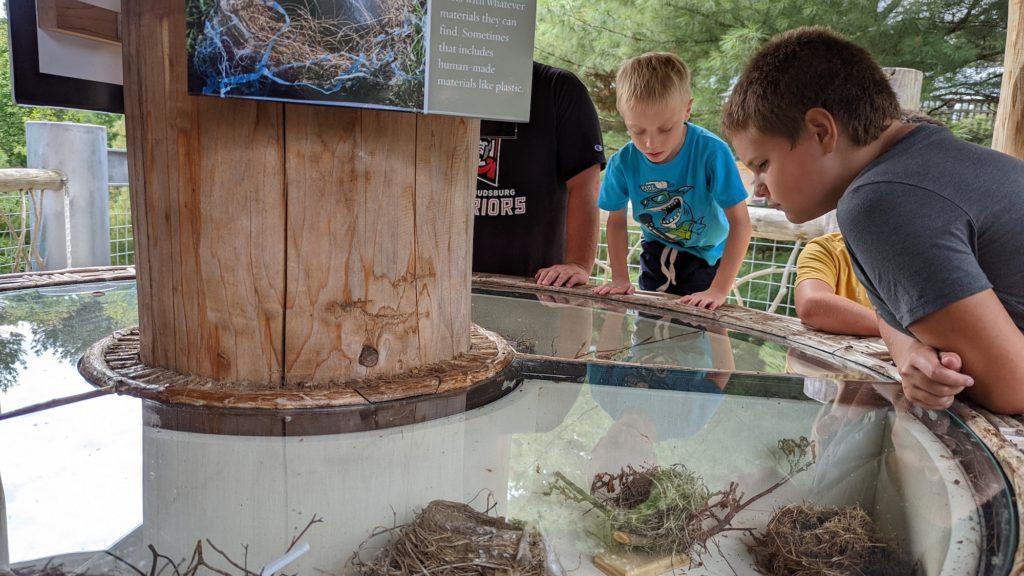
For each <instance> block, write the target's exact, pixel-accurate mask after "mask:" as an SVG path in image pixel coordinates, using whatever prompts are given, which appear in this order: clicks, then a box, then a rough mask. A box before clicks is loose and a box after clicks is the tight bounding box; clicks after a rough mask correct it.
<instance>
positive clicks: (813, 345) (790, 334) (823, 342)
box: [473, 274, 899, 381]
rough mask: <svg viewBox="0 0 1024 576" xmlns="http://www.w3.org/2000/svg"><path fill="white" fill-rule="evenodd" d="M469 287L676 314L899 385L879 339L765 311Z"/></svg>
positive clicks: (532, 285) (639, 297)
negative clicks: (819, 355) (856, 368)
mask: <svg viewBox="0 0 1024 576" xmlns="http://www.w3.org/2000/svg"><path fill="white" fill-rule="evenodd" d="M473 287H474V288H497V289H503V290H517V289H518V290H523V291H529V292H541V293H544V292H547V293H555V294H571V295H572V296H574V297H579V298H585V299H588V300H592V301H596V302H606V303H609V302H610V303H615V302H622V303H625V304H628V305H629V306H631V307H638V308H647V309H655V310H664V311H669V312H674V313H677V314H680V315H683V316H690V317H694V318H697V319H703V320H706V321H712V322H714V323H716V324H721V325H722V326H725V327H727V328H740V329H742V330H744V331H745V332H748V333H750V334H757V335H763V336H767V337H770V338H774V339H776V340H782V341H784V342H785V343H787V344H790V345H793V346H795V347H797V348H804V349H810V350H815V351H818V352H825V353H826V354H831V355H833V356H836V357H838V358H842V359H843V360H847V361H849V362H852V363H854V364H857V365H859V366H861V367H863V368H865V369H867V370H868V371H869V372H872V373H874V374H877V375H878V377H879V378H880V379H882V380H887V381H896V380H899V373H898V372H897V370H896V367H895V366H894V365H893V364H892V362H891V361H890V359H889V355H888V350H887V349H886V347H885V343H884V342H883V341H882V339H881V338H859V337H855V336H841V335H837V334H828V333H825V332H820V331H818V330H814V329H813V328H808V327H807V326H805V325H804V324H803V323H801V322H800V320H798V319H797V318H791V317H789V316H782V315H781V314H773V313H770V312H763V311H761V310H754V309H751V308H745V307H742V306H734V305H732V304H726V305H724V306H722V307H720V308H718V309H717V310H714V311H712V310H705V309H704V308H697V307H695V306H687V305H685V304H680V303H679V302H678V300H679V299H678V298H677V297H675V296H672V295H669V294H661V293H655V292H637V293H636V294H631V295H628V296H625V295H616V296H597V295H596V294H594V293H593V292H591V289H592V288H594V286H590V285H588V286H578V287H575V288H556V287H553V286H540V285H538V284H537V283H536V281H534V279H533V278H519V277H515V276H502V275H497V274H474V275H473Z"/></svg>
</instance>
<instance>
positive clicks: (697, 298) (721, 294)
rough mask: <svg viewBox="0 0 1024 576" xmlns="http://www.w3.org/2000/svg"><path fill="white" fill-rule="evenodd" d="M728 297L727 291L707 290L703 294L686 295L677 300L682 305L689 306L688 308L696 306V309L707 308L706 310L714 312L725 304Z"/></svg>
mask: <svg viewBox="0 0 1024 576" xmlns="http://www.w3.org/2000/svg"><path fill="white" fill-rule="evenodd" d="M728 296H729V292H728V291H722V290H716V289H714V288H708V289H707V290H705V291H703V292H694V293H693V294H687V295H686V296H683V297H682V298H680V299H679V301H680V302H682V303H683V304H689V305H690V306H696V307H698V308H707V309H708V310H714V309H715V308H718V307H719V306H721V305H722V304H724V303H725V299H726V298H727V297H728Z"/></svg>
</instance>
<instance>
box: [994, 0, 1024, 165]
mask: <svg viewBox="0 0 1024 576" xmlns="http://www.w3.org/2000/svg"><path fill="white" fill-rule="evenodd" d="M992 148H994V149H996V150H999V151H1000V152H1005V153H1006V154H1009V155H1010V156H1016V157H1017V158H1021V159H1024V0H1010V7H1009V16H1008V18H1007V27H1006V55H1005V57H1004V60H1003V84H1002V88H1001V90H1000V93H999V110H998V111H997V112H996V124H995V130H994V132H993V134H992Z"/></svg>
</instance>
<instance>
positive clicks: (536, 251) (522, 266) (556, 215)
mask: <svg viewBox="0 0 1024 576" xmlns="http://www.w3.org/2000/svg"><path fill="white" fill-rule="evenodd" d="M531 91H532V93H531V98H530V122H529V123H527V124H517V123H511V122H489V121H484V122H482V123H481V127H480V135H481V138H480V164H479V166H478V168H477V182H476V199H475V201H474V203H473V213H474V215H475V218H474V227H473V271H474V272H490V273H494V274H509V275H513V276H533V275H534V274H535V273H536V272H537V270H539V269H541V268H544V267H546V266H552V265H554V264H559V263H561V262H563V261H564V259H565V216H566V206H567V201H568V193H567V191H566V184H565V183H566V182H567V181H568V180H570V179H571V178H572V177H573V176H576V175H577V174H579V173H580V172H582V171H584V170H586V169H587V168H590V167H591V166H593V165H594V164H600V165H601V167H602V168H603V167H604V164H605V157H604V145H603V144H602V142H601V126H600V124H599V122H598V118H597V110H595V109H594V104H593V102H592V101H591V100H590V95H589V94H587V89H586V87H585V86H584V85H583V83H582V82H580V80H579V79H578V78H576V76H575V75H573V74H572V73H571V72H567V71H565V70H560V69H558V68H552V67H551V66H546V65H544V64H539V63H536V62H534V64H533V87H532V89H531Z"/></svg>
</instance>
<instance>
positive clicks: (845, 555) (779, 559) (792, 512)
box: [750, 504, 917, 576]
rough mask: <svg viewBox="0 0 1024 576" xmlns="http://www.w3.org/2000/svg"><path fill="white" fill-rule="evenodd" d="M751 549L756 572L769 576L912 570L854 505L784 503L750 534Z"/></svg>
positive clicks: (876, 575)
mask: <svg viewBox="0 0 1024 576" xmlns="http://www.w3.org/2000/svg"><path fill="white" fill-rule="evenodd" d="M750 551H751V552H752V553H753V554H754V558H755V561H756V565H757V568H758V570H759V571H760V572H761V573H762V574H767V575H770V576H774V575H779V576H782V575H785V576H811V575H816V576H820V575H833V574H834V575H840V574H842V575H871V576H889V575H892V576H897V575H906V574H914V573H916V568H917V567H916V566H915V565H914V564H913V562H911V561H910V559H909V558H908V557H907V556H906V555H905V554H904V553H903V551H902V550H901V548H900V547H899V546H898V545H897V544H896V542H895V541H892V540H891V539H888V538H884V537H882V536H880V535H879V533H878V531H877V529H876V528H875V525H874V521H872V520H871V517H870V516H868V515H867V513H865V512H864V510H862V509H861V508H860V507H857V506H841V507H825V506H817V505H814V504H793V505H789V506H784V507H782V508H780V509H779V510H778V511H777V512H776V513H775V515H774V516H772V519H771V520H770V521H769V522H768V526H767V527H766V528H765V531H764V533H763V534H761V535H755V536H754V543H753V544H752V545H751V546H750Z"/></svg>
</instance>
